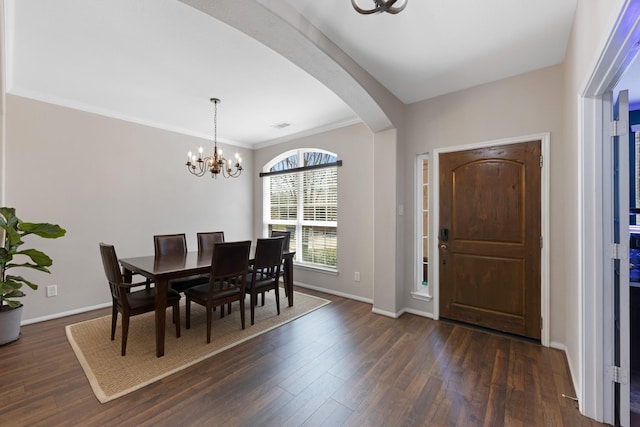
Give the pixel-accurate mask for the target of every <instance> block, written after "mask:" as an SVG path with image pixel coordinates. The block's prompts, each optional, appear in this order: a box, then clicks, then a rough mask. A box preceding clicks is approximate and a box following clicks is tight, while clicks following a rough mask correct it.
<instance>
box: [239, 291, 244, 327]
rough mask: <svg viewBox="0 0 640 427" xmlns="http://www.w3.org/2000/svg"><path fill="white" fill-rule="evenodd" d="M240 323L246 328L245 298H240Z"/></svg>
mask: <svg viewBox="0 0 640 427" xmlns="http://www.w3.org/2000/svg"><path fill="white" fill-rule="evenodd" d="M240 323H241V324H242V329H244V298H240Z"/></svg>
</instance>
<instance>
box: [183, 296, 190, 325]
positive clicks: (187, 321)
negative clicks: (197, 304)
mask: <svg viewBox="0 0 640 427" xmlns="http://www.w3.org/2000/svg"><path fill="white" fill-rule="evenodd" d="M185 306H186V313H185V316H184V317H185V318H186V323H187V329H191V298H189V297H188V296H187V303H186V304H185Z"/></svg>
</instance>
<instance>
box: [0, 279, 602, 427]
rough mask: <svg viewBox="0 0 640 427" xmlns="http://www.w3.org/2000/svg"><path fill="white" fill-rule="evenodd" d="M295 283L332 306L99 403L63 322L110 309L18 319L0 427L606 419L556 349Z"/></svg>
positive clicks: (4, 366) (7, 359) (0, 356)
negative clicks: (387, 311)
mask: <svg viewBox="0 0 640 427" xmlns="http://www.w3.org/2000/svg"><path fill="white" fill-rule="evenodd" d="M301 291H303V292H307V293H311V294H316V295H320V296H322V297H324V298H327V299H330V300H332V304H329V305H328V306H325V307H323V308H321V309H319V310H316V311H315V312H313V313H311V314H309V315H307V316H304V317H302V318H300V319H297V320H295V321H293V322H291V323H289V324H287V325H284V326H282V327H280V328H277V329H275V330H273V331H271V332H268V333H266V334H264V335H261V336H259V337H257V338H255V339H252V340H250V341H248V342H246V343H243V344H241V345H239V346H236V347H234V348H232V349H230V350H227V351H225V352H223V353H221V354H218V355H216V356H214V357H212V358H210V359H208V360H206V361H204V362H202V363H200V364H198V365H195V366H192V367H190V368H187V369H185V370H183V371H181V372H178V373H176V374H175V375H172V376H170V377H168V378H165V379H163V380H161V381H159V382H157V383H155V384H152V385H149V386H147V387H145V388H143V389H141V390H138V391H136V392H133V393H131V394H129V395H127V396H125V397H122V398H120V399H116V400H114V401H112V402H109V403H106V404H104V405H102V404H100V403H99V402H98V400H97V399H96V398H95V396H94V395H93V392H92V391H91V388H90V386H89V383H88V381H87V379H86V377H85V376H84V372H83V371H82V368H81V367H80V364H79V363H78V361H77V359H76V357H75V355H74V353H73V351H72V350H71V347H70V345H69V343H68V341H67V339H66V336H65V332H64V326H65V325H68V324H71V323H76V322H79V321H82V320H86V319H91V318H95V317H99V316H105V315H108V314H109V310H107V309H104V310H99V311H94V312H90V313H84V314H80V315H76V316H70V317H66V318H63V319H56V320H52V321H48V322H43V323H39V324H33V325H27V326H24V327H23V328H22V337H21V338H20V340H18V341H17V342H15V343H12V344H9V345H6V346H4V347H0V372H2V373H3V375H2V377H1V379H0V408H2V409H0V425H3V426H54V425H65V426H66V425H81V426H116V425H117V426H191V425H194V426H203V425H207V426H218V425H224V426H235V425H241V426H340V425H345V426H424V425H429V426H597V425H601V424H599V423H597V422H595V421H593V420H590V419H587V418H585V417H583V416H581V415H580V413H579V411H578V409H577V404H576V403H575V402H573V401H571V400H569V399H566V398H563V397H562V394H563V393H564V394H566V395H569V396H574V395H575V392H574V390H573V387H572V383H571V380H570V378H569V372H568V368H567V363H566V360H565V357H564V354H563V353H562V352H560V351H558V350H554V349H549V348H544V347H542V346H540V345H536V344H533V343H530V342H527V341H523V340H519V339H516V338H512V337H507V336H503V335H500V334H494V333H489V332H486V331H482V330H476V329H473V328H468V327H465V326H460V325H455V324H451V323H447V322H442V321H440V322H437V321H433V320H430V319H425V318H422V317H419V316H414V315H410V314H405V315H403V316H402V317H401V318H400V319H390V318H387V317H383V316H379V315H375V314H372V313H371V306H370V305H368V304H364V303H360V302H357V301H352V300H348V299H344V298H340V297H335V296H331V295H326V294H320V293H317V292H313V291H308V290H302V289H301ZM258 309H259V308H258ZM134 321H135V318H134V319H132V322H134ZM105 339H109V337H108V336H105ZM149 339H153V338H152V337H150V338H149ZM129 345H131V343H130V344H129Z"/></svg>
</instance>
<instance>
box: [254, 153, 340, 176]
mask: <svg viewBox="0 0 640 427" xmlns="http://www.w3.org/2000/svg"><path fill="white" fill-rule="evenodd" d="M337 162H338V155H337V154H336V153H332V152H330V151H326V150H320V149H317V148H300V149H296V150H290V151H287V152H285V153H282V154H280V155H279V156H277V157H274V158H273V159H271V161H270V162H268V163H267V164H266V165H265V167H264V169H263V171H264V172H266V173H269V172H284V171H288V170H293V169H299V168H306V167H318V166H323V165H327V166H333V165H335V164H336V163H337Z"/></svg>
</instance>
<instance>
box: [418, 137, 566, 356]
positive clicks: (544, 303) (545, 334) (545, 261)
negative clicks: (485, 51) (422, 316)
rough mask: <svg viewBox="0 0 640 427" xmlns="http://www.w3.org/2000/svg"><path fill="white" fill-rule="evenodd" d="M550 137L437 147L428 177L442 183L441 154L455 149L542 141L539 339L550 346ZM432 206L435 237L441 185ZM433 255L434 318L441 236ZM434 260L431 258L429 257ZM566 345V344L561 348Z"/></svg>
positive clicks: (431, 244) (437, 309) (433, 188)
mask: <svg viewBox="0 0 640 427" xmlns="http://www.w3.org/2000/svg"><path fill="white" fill-rule="evenodd" d="M550 138H551V134H550V133H549V132H545V133H538V134H533V135H525V136H517V137H512V138H505V139H499V140H493V141H484V142H476V143H472V144H465V145H458V146H453V147H443V148H436V149H434V150H433V159H432V163H431V168H430V169H431V170H430V176H429V182H439V181H438V179H439V178H438V177H439V176H440V155H441V154H444V153H452V152H456V151H467V150H474V149H477V148H487V147H497V146H500V145H508V144H518V143H522V142H528V141H534V140H539V141H540V142H541V144H540V150H541V153H542V158H543V166H542V170H541V174H540V179H541V182H540V190H541V191H540V199H541V200H540V231H541V233H542V241H543V242H544V243H543V245H542V252H541V254H540V280H541V283H540V293H541V295H540V314H541V315H542V331H541V336H540V342H541V344H542V345H543V346H545V347H549V345H550V343H549V325H550V324H551V321H550V320H551V319H550V318H549V317H550V308H549V305H550V302H549V259H550V258H549V257H550V252H549V246H550V245H549V243H548V242H549V238H548V236H550V232H549V218H550V212H549V183H550V181H549V179H550V177H549V171H550V170H551V168H550V167H549V165H550V160H551V156H550ZM429 190H430V191H429V197H430V198H431V199H430V200H429V206H433V209H430V210H429V213H430V214H431V216H432V222H431V226H432V230H431V231H430V233H429V235H430V236H435V235H437V233H434V232H433V230H437V229H438V227H439V224H440V209H439V208H438V206H439V205H440V202H439V201H440V188H439V186H438V185H434V186H430V188H429ZM429 253H430V254H431V255H430V258H433V262H429V274H430V275H431V277H432V278H433V284H434V286H433V288H432V291H433V317H434V319H439V318H440V272H439V268H438V266H439V265H440V254H439V251H438V239H431V241H430V242H429ZM430 261H431V260H430ZM562 348H563V347H562Z"/></svg>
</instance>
